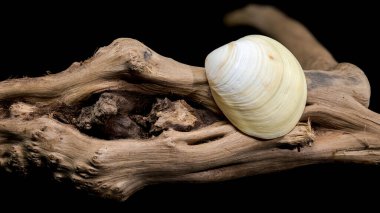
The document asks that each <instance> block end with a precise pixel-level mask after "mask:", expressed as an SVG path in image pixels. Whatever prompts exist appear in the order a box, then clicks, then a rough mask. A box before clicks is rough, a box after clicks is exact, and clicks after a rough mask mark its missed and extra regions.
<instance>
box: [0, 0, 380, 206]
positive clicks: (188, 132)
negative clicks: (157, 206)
mask: <svg viewBox="0 0 380 213" xmlns="http://www.w3.org/2000/svg"><path fill="white" fill-rule="evenodd" d="M225 22H226V24H228V25H249V26H253V27H256V28H258V29H259V30H261V31H262V32H264V33H266V34H267V35H269V36H271V37H273V38H275V39H277V40H278V41H280V42H281V43H283V44H284V45H285V46H286V47H288V48H289V49H290V50H291V51H292V52H293V53H294V55H295V56H296V57H297V59H298V60H299V61H300V63H301V65H302V67H303V68H304V70H305V74H306V77H307V83H308V99H307V106H306V108H305V111H304V114H303V116H302V119H301V121H300V123H299V124H298V125H297V126H296V127H295V128H294V130H293V131H292V132H290V133H289V134H288V135H286V136H284V137H281V138H277V139H273V140H265V141H264V140H260V139H256V138H252V137H249V136H246V135H244V134H242V133H241V132H239V131H238V130H237V129H235V128H234V127H233V126H232V125H231V124H229V123H228V121H226V119H225V118H224V117H223V115H221V113H220V111H219V109H218V107H217V106H216V104H215V102H214V101H213V98H212V96H211V94H210V89H209V87H208V83H207V79H206V76H205V71H204V68H202V67H194V66H189V65H186V64H182V63H179V62H177V61H174V60H172V59H170V58H166V57H163V56H161V55H159V54H158V53H156V52H155V51H153V50H151V49H149V48H148V47H147V46H145V45H144V44H142V43H141V42H139V41H137V40H134V39H129V38H121V39H117V40H115V41H114V42H112V43H111V44H110V45H109V46H106V47H103V48H101V49H99V50H98V51H97V53H96V54H95V55H94V56H93V57H92V58H90V59H88V60H86V61H84V62H80V63H78V62H75V63H73V64H72V65H71V66H70V67H69V68H68V69H67V70H65V71H63V72H61V73H58V74H52V75H47V76H43V77H37V78H22V79H10V80H6V81H3V82H0V168H2V169H5V170H7V171H9V172H20V173H23V174H28V173H29V171H31V170H33V169H34V168H36V167H47V168H48V169H49V171H50V172H51V174H52V176H53V177H54V178H55V179H56V180H57V181H63V180H69V181H72V183H73V184H74V185H75V186H76V187H77V188H78V189H83V190H87V191H88V192H90V193H92V194H95V195H98V196H101V197H106V198H111V199H116V200H126V199H127V198H128V197H129V196H130V195H132V194H133V193H134V192H136V191H137V190H139V189H141V188H143V187H144V186H147V185H149V184H157V183H162V182H212V181H223V180H229V179H234V178H239V177H244V176H249V175H255V174H262V173H269V172H276V171H281V170H287V169H291V168H295V167H299V166H304V165H310V164H319V163H329V162H351V163H358V164H373V165H376V164H378V163H379V162H380V116H379V115H378V114H377V113H375V112H372V111H370V110H369V109H368V105H369V100H370V85H369V82H368V80H367V78H366V76H365V75H364V73H363V72H362V71H361V70H360V69H359V68H358V67H356V66H355V65H352V64H349V63H337V62H336V61H335V59H334V58H333V57H332V55H331V54H330V53H329V52H328V51H327V50H326V49H325V48H324V47H323V46H322V45H321V44H320V43H318V41H317V40H316V39H315V38H314V37H313V35H311V33H310V32H309V31H308V30H307V29H306V28H305V27H304V26H302V25H301V24H300V23H299V22H297V21H295V20H293V19H291V18H289V17H287V16H286V15H285V14H283V13H281V12H280V11H278V10H277V9H275V8H273V7H270V6H261V5H249V6H247V7H245V8H242V9H239V10H237V11H233V12H231V13H229V14H227V16H226V17H225Z"/></svg>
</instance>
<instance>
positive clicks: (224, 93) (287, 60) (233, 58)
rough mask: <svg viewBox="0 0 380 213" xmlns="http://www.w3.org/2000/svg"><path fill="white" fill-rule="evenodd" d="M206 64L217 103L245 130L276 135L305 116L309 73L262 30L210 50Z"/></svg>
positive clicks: (268, 137)
mask: <svg viewBox="0 0 380 213" xmlns="http://www.w3.org/2000/svg"><path fill="white" fill-rule="evenodd" d="M205 67H206V75H207V78H208V82H209V85H210V88H211V92H212V96H213V97H214V100H215V102H216V104H217V105H218V106H219V108H220V109H221V110H222V112H223V113H224V115H225V116H226V117H227V118H228V119H229V120H230V122H231V123H232V124H233V125H234V126H236V127H237V128H238V129H240V130H241V131H242V132H244V133H246V134H248V135H251V136H255V137H259V138H263V139H272V138H277V137H280V136H283V135H285V134H287V133H288V132H290V131H291V130H292V129H293V128H294V127H295V125H296V124H297V122H298V121H299V119H300V118H301V115H302V113H303V111H304V108H305V105H306V96H307V85H306V79H305V75H304V72H303V70H302V68H301V65H300V64H299V63H298V61H297V59H296V58H295V57H294V56H293V54H292V53H291V52H290V51H289V50H288V49H286V48H285V47H284V46H283V45H282V44H280V43H279V42H277V41H275V40H273V39H271V38H269V37H266V36H261V35H250V36H246V37H243V38H241V39H239V40H237V41H233V42H231V43H229V44H226V45H224V46H222V47H219V48H218V49H216V50H214V51H213V52H211V53H210V54H209V55H208V56H207V58H206V64H205Z"/></svg>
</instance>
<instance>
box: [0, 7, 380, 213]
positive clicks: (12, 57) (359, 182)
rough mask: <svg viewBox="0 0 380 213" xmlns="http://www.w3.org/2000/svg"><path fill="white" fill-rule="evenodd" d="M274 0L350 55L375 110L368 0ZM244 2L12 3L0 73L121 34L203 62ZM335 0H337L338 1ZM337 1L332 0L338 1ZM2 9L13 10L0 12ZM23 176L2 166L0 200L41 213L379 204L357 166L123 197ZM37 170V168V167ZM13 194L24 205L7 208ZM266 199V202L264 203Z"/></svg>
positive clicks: (32, 69)
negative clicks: (53, 212) (226, 17)
mask: <svg viewBox="0 0 380 213" xmlns="http://www.w3.org/2000/svg"><path fill="white" fill-rule="evenodd" d="M255 2H257V3H264V4H271V5H275V6H277V7H278V8H279V9H281V10H282V11H284V12H285V13H287V14H288V15H289V16H291V17H293V18H295V19H297V20H299V21H301V22H302V23H303V24H305V25H306V26H307V27H308V28H309V29H310V30H311V31H312V32H313V33H314V35H315V36H316V37H317V38H318V39H319V41H321V43H323V44H324V45H325V46H326V47H327V48H328V49H329V50H330V51H331V53H332V54H333V55H334V56H335V57H336V59H337V60H338V61H340V62H351V63H353V64H355V65H357V66H359V67H360V68H362V69H363V71H364V72H365V73H366V75H367V76H368V79H369V81H370V83H371V87H372V98H371V105H370V108H371V109H372V110H374V111H376V112H380V105H379V103H378V102H377V100H378V99H379V96H380V94H379V92H378V88H379V86H378V84H379V80H378V78H377V77H376V72H377V69H378V68H377V63H379V59H378V52H377V51H376V50H378V49H379V42H378V38H379V33H378V32H375V28H377V27H378V23H377V22H376V20H377V19H379V14H378V11H376V7H375V6H374V3H370V1H368V2H366V1H356V2H352V3H348V2H346V3H341V4H340V6H337V5H333V4H332V3H330V1H304V2H299V1H288V2H280V1H278V2H276V1H255ZM247 3H249V1H213V2H208V3H206V2H195V1H178V2H156V3H151V2H146V1H143V2H141V3H136V2H134V3H131V2H127V1H125V2H122V3H112V2H107V3H104V2H103V3H101V4H100V3H90V2H89V3H87V5H78V4H77V3H73V4H69V3H65V4H63V3H59V2H55V1H54V2H53V1H52V3H50V4H48V3H44V4H43V5H36V4H35V3H33V4H32V3H28V4H25V3H21V2H16V3H14V5H10V6H5V5H3V6H1V7H0V8H1V9H0V27H1V31H0V47H1V49H0V51H1V53H2V54H1V58H0V75H1V76H0V77H1V80H4V79H7V78H9V77H12V78H15V77H22V76H40V75H43V74H45V73H46V72H47V71H49V72H51V73H56V72H59V71H62V70H64V69H65V68H67V67H68V66H69V65H70V64H71V63H72V62H74V61H82V60H85V59H87V58H89V57H91V56H92V55H93V53H94V52H95V51H96V49H97V48H99V47H101V46H106V45H108V44H109V43H111V42H112V41H113V40H114V39H116V38H119V37H131V38H135V39H138V40H139V41H141V42H143V43H145V44H146V45H147V46H149V47H150V48H152V49H153V50H155V51H156V52H158V53H160V54H161V55H164V56H168V57H171V58H173V59H175V60H177V61H180V62H183V63H186V64H191V65H196V66H203V62H204V58H205V56H206V55H207V54H208V53H209V52H210V51H211V50H213V49H214V48H216V47H218V46H220V45H222V44H224V43H227V42H229V41H231V40H234V39H237V38H240V37H242V36H244V35H247V34H253V33H259V32H258V31H256V30H255V29H252V28H249V27H234V28H227V27H225V26H224V25H223V22H222V18H223V14H225V13H226V12H228V11H230V10H233V9H236V8H239V7H241V6H244V5H246V4H247ZM336 4H337V3H336ZM338 4H339V3H338ZM6 12H8V13H9V14H10V15H8V14H6ZM35 173H36V174H32V175H31V176H28V177H19V176H16V175H12V174H7V173H5V172H0V204H1V206H3V207H4V208H6V206H8V207H12V208H13V209H17V208H21V206H23V205H26V206H28V208H31V209H33V210H44V209H45V210H47V209H48V207H47V206H46V204H47V203H49V204H52V205H55V206H57V207H59V208H64V209H72V210H75V209H77V208H78V207H74V206H79V207H83V208H87V209H88V210H100V209H103V208H106V209H107V211H110V212H115V211H117V210H120V211H123V212H127V211H128V212H133V210H144V209H147V208H151V207H153V208H154V209H155V210H156V211H161V210H175V209H178V208H177V207H175V206H176V205H177V204H179V205H180V206H181V207H182V208H185V209H189V208H194V209H199V210H202V209H203V208H204V206H207V207H211V208H224V207H233V208H236V209H237V208H239V209H242V208H249V210H254V209H255V208H258V207H264V208H266V209H267V210H270V209H272V208H276V207H280V208H283V209H285V210H290V209H292V210H293V209H296V210H297V209H302V208H301V207H300V206H301V205H303V204H306V205H307V206H308V207H309V208H311V209H315V208H321V209H325V210H328V207H327V206H329V205H334V206H335V207H342V208H347V207H349V208H351V207H353V206H363V207H371V206H375V205H376V197H377V196H376V194H375V195H371V193H372V192H378V191H379V190H380V184H379V182H378V181H379V180H380V168H378V167H375V166H355V165H350V164H346V165H318V166H309V167H304V168H298V169H294V170H291V171H286V172H280V173H275V174H268V175H259V176H255V177H248V178H243V179H239V180H234V181H227V182H223V183H213V184H161V185H157V186H149V187H146V188H145V189H143V190H141V191H139V192H137V193H136V194H135V195H133V196H132V197H131V198H130V199H129V200H127V201H126V202H122V203H119V202H115V201H109V200H104V199H99V198H96V197H91V196H88V195H87V194H86V193H83V192H78V191H76V190H75V189H73V188H72V187H71V186H70V185H69V184H56V183H55V182H54V181H52V180H50V177H49V176H48V175H44V174H42V175H41V174H40V173H41V172H40V171H36V172H35ZM42 173H43V172H42ZM14 201H17V202H18V203H19V204H22V205H14V204H12V202H14ZM267 201H269V202H270V203H271V205H266V204H265V202H267Z"/></svg>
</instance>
